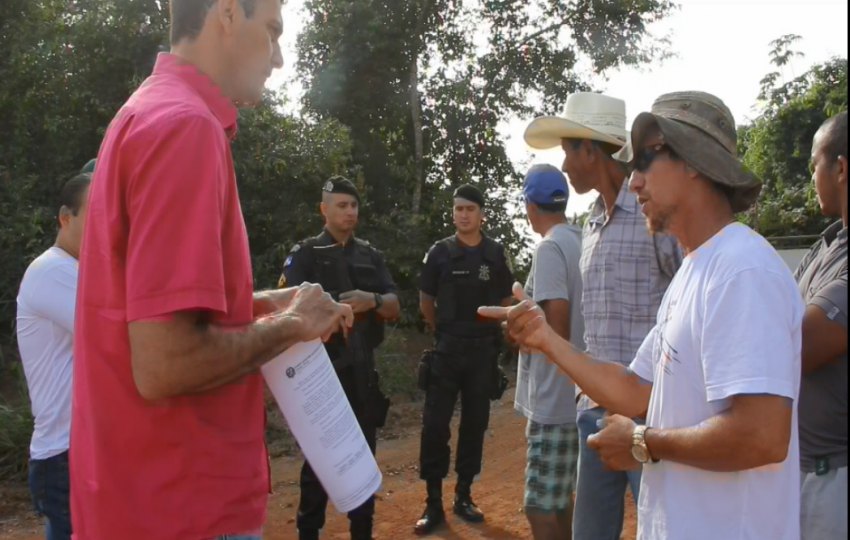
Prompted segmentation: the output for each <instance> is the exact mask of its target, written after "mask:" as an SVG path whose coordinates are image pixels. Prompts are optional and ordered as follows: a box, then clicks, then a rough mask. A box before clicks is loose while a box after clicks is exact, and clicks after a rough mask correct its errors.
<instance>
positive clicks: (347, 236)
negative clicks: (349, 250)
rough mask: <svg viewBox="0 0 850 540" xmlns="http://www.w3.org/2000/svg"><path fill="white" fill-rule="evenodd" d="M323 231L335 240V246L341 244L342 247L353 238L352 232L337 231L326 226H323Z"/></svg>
mask: <svg viewBox="0 0 850 540" xmlns="http://www.w3.org/2000/svg"><path fill="white" fill-rule="evenodd" d="M325 230H326V231H328V234H330V235H331V237H333V239H334V240H336V242H337V244H342V245H343V246H344V245H346V244H348V242H350V241H351V238H352V237H353V236H354V231H339V230H337V229H334V228H332V227H329V226H327V225H325Z"/></svg>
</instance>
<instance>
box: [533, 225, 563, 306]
mask: <svg viewBox="0 0 850 540" xmlns="http://www.w3.org/2000/svg"><path fill="white" fill-rule="evenodd" d="M535 256H536V257H537V261H536V262H535V264H534V298H533V300H534V301H535V302H537V303H540V302H543V301H545V300H567V301H570V300H571V298H570V292H569V290H568V289H567V282H568V277H569V276H568V275H567V272H568V269H567V261H566V259H565V258H564V254H563V252H562V251H561V249H560V248H559V247H558V245H557V244H556V243H555V242H547V241H545V240H544V241H543V242H541V243H540V245H539V246H537V252H536V254H535Z"/></svg>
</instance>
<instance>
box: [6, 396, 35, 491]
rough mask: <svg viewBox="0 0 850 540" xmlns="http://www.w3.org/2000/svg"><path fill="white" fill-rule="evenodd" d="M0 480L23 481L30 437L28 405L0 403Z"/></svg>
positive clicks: (30, 416)
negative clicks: (1, 427)
mask: <svg viewBox="0 0 850 540" xmlns="http://www.w3.org/2000/svg"><path fill="white" fill-rule="evenodd" d="M0 426H3V429H0V480H7V479H12V480H24V479H25V478H26V473H27V462H28V460H29V443H30V437H31V436H32V415H31V414H30V410H29V404H27V403H23V404H15V405H13V404H8V403H3V402H0Z"/></svg>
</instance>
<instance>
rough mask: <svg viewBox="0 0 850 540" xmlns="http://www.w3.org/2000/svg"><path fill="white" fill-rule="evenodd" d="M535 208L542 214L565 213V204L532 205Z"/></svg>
mask: <svg viewBox="0 0 850 540" xmlns="http://www.w3.org/2000/svg"><path fill="white" fill-rule="evenodd" d="M534 205H535V206H537V208H538V209H539V210H540V211H541V212H543V213H544V214H563V213H564V212H566V211H567V203H566V202H557V203H545V204H543V203H534Z"/></svg>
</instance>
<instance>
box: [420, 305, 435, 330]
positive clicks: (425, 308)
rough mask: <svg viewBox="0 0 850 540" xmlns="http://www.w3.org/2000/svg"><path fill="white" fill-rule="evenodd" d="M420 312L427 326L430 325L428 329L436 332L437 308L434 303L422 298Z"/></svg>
mask: <svg viewBox="0 0 850 540" xmlns="http://www.w3.org/2000/svg"><path fill="white" fill-rule="evenodd" d="M419 311H420V312H421V313H422V318H423V319H425V324H426V325H428V328H430V329H431V330H435V329H436V328H437V308H436V305H435V304H434V301H433V300H431V299H427V298H426V299H423V298H420V300H419Z"/></svg>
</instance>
